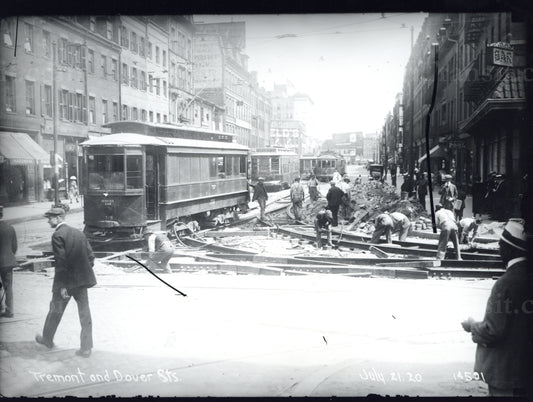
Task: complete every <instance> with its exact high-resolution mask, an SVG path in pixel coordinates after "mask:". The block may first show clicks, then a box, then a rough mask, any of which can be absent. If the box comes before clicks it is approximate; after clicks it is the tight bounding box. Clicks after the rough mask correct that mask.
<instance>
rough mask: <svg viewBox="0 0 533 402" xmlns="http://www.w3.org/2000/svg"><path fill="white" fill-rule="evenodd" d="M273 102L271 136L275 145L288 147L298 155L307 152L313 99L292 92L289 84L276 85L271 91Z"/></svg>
mask: <svg viewBox="0 0 533 402" xmlns="http://www.w3.org/2000/svg"><path fill="white" fill-rule="evenodd" d="M270 99H271V102H272V126H271V129H270V137H271V142H272V144H273V145H276V144H277V146H282V147H288V148H290V149H292V150H294V151H295V152H296V153H298V155H302V154H303V153H307V151H308V150H309V148H311V147H310V146H309V141H308V135H307V124H306V123H307V122H308V121H309V119H310V118H309V116H310V115H311V113H312V107H313V101H312V100H311V98H310V97H309V96H308V95H306V94H304V93H301V92H297V93H294V94H291V93H290V88H289V86H288V85H287V84H282V85H274V90H273V91H271V92H270Z"/></svg>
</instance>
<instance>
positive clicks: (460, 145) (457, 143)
mask: <svg viewBox="0 0 533 402" xmlns="http://www.w3.org/2000/svg"><path fill="white" fill-rule="evenodd" d="M463 147H464V143H463V141H449V142H448V148H450V149H459V148H463Z"/></svg>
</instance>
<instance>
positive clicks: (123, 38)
mask: <svg viewBox="0 0 533 402" xmlns="http://www.w3.org/2000/svg"><path fill="white" fill-rule="evenodd" d="M120 46H122V47H125V48H129V47H130V42H129V40H128V30H127V29H126V27H124V26H123V27H120Z"/></svg>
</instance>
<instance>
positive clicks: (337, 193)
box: [326, 180, 344, 226]
mask: <svg viewBox="0 0 533 402" xmlns="http://www.w3.org/2000/svg"><path fill="white" fill-rule="evenodd" d="M329 184H330V186H331V187H330V189H329V190H328V194H327V195H326V199H327V200H328V209H329V210H330V211H331V214H332V215H333V225H332V226H338V224H339V220H338V214H339V206H340V205H341V204H342V197H343V196H344V191H342V190H341V189H340V188H338V187H337V186H336V184H335V182H334V181H333V180H332V181H330V182H329Z"/></svg>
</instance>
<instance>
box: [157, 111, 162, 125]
mask: <svg viewBox="0 0 533 402" xmlns="http://www.w3.org/2000/svg"><path fill="white" fill-rule="evenodd" d="M157 122H158V123H161V114H160V113H158V114H157Z"/></svg>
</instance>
